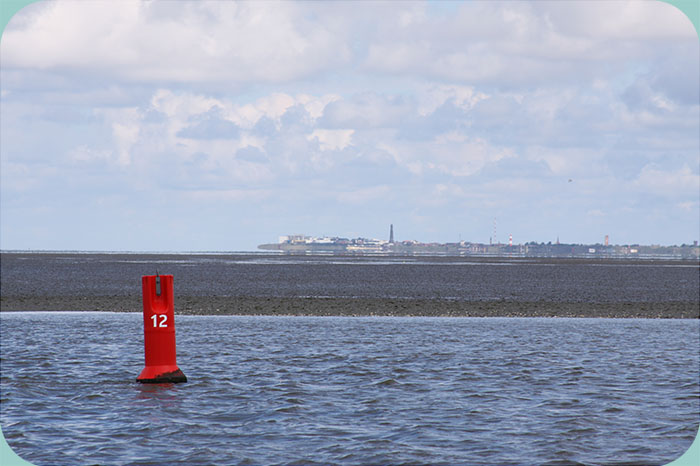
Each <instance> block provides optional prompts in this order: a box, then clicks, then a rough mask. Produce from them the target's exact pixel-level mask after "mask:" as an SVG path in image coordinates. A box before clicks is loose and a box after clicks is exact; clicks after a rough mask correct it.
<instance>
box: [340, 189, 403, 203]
mask: <svg viewBox="0 0 700 466" xmlns="http://www.w3.org/2000/svg"><path fill="white" fill-rule="evenodd" d="M390 192H391V188H389V186H373V187H371V188H360V189H355V190H352V191H343V192H339V193H336V195H335V197H336V199H338V201H340V202H342V203H346V204H366V203H368V202H373V201H376V200H379V199H386V197H387V195H389V193H390Z"/></svg>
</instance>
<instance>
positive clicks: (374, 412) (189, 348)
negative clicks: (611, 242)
mask: <svg viewBox="0 0 700 466" xmlns="http://www.w3.org/2000/svg"><path fill="white" fill-rule="evenodd" d="M142 325H143V320H142V317H141V315H140V314H138V313H127V314H119V313H108V312H105V313H91V312H82V313H71V312H68V313H43V312H30V313H2V314H0V330H1V333H0V335H1V338H0V350H1V351H0V374H1V379H0V388H1V390H0V423H1V425H2V430H3V433H4V435H5V438H6V439H7V442H8V443H9V445H10V446H11V447H12V448H13V449H14V450H15V452H16V453H18V454H19V455H20V456H21V457H22V458H24V459H26V460H28V461H30V462H32V463H34V464H36V465H62V464H71V465H73V464H102V465H112V464H113V465H122V464H129V465H132V464H133V465H146V464H188V465H189V464H201V465H211V464H217V465H219V464H222V465H223V464H265V465H273V464H450V465H457V464H465V465H482V464H483V465H487V464H488V465H533V464H543V465H564V464H572V465H573V464H591V465H594V464H600V465H603V464H606V465H607V464H666V463H668V462H670V461H672V460H674V459H676V458H677V457H679V456H680V455H681V454H682V453H683V452H684V451H685V450H686V449H687V448H688V447H689V446H690V444H691V443H692V441H693V439H694V438H695V436H696V433H697V431H698V425H699V424H700V390H699V380H698V374H699V370H700V356H699V355H700V321H698V320H697V319H684V320H665V319H661V320H656V319H654V320H645V319H549V318H548V319H545V318H542V319H540V318H525V319H519V318H396V317H391V318H379V317H374V318H357V317H355V318H342V317H338V318H335V317H321V318H314V317H235V316H176V325H177V342H178V365H179V367H180V368H181V369H182V370H183V371H184V373H185V374H186V375H187V377H188V379H189V381H188V382H187V383H184V384H161V385H158V384H156V385H143V384H139V383H136V382H135V378H136V376H137V375H138V374H139V372H140V370H141V369H142V368H143V327H142Z"/></svg>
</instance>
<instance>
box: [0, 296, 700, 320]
mask: <svg viewBox="0 0 700 466" xmlns="http://www.w3.org/2000/svg"><path fill="white" fill-rule="evenodd" d="M0 311H2V312H12V311H115V312H138V313H140V312H142V304H141V298H140V296H134V297H120V296H104V297H94V296H91V297H80V296H8V297H6V296H3V297H2V298H0ZM175 313H176V314H179V315H242V316H255V315H260V316H397V317H402V316H405V317H409V316H415V317H596V318H654V319H656V318H663V319H698V318H700V302H685V301H674V302H620V303H614V302H603V303H585V302H546V301H538V302H518V301H504V300H496V301H454V300H439V299H432V300H426V299H389V298H321V297H303V298H302V297H249V296H248V297H229V296H212V297H202V296H176V297H175Z"/></svg>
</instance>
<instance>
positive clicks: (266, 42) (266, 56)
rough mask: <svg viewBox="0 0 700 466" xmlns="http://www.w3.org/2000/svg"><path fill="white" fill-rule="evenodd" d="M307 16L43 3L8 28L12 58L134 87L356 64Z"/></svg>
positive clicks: (244, 7)
mask: <svg viewBox="0 0 700 466" xmlns="http://www.w3.org/2000/svg"><path fill="white" fill-rule="evenodd" d="M308 12H309V10H308V6H307V5H304V4H300V3H292V2H217V1H213V2H177V3H173V2H141V1H136V0H124V1H119V2H115V1H107V0H93V1H90V2H82V1H71V0H66V1H60V2H42V3H40V4H37V5H32V6H30V7H28V8H27V9H26V11H22V12H20V14H19V15H18V17H19V18H18V19H14V20H13V21H12V23H11V25H10V27H8V29H7V30H6V31H5V33H4V35H3V40H2V53H3V61H4V64H5V66H8V67H18V68H36V69H50V68H58V67H61V68H82V69H90V70H93V71H94V70H98V71H100V72H103V73H109V74H110V75H114V76H120V77H122V78H124V79H129V80H135V81H166V82H168V81H170V82H197V81H199V82H209V81H219V82H222V81H229V82H243V81H245V82H250V81H258V82H259V81H264V82H279V81H285V80H288V79H295V78H299V77H303V76H307V75H309V74H310V73H313V72H315V71H317V70H319V69H321V68H323V67H325V66H328V65H330V64H337V63H342V62H343V61H345V60H346V59H347V55H348V52H347V48H346V46H345V44H344V43H343V42H342V38H341V37H338V36H337V35H336V34H335V33H334V32H333V31H331V30H329V29H327V28H326V27H325V26H324V24H323V23H322V22H319V21H314V20H312V19H310V17H309V16H308V14H307V13H308ZM67 25H70V27H66V26H67Z"/></svg>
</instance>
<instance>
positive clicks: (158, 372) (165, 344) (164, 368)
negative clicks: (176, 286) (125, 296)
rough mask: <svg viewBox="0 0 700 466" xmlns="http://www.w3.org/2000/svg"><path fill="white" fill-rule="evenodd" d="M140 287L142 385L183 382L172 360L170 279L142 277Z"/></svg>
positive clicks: (161, 276) (172, 323)
mask: <svg viewBox="0 0 700 466" xmlns="http://www.w3.org/2000/svg"><path fill="white" fill-rule="evenodd" d="M141 282H142V285H143V337H144V342H143V343H144V351H145V356H146V367H145V368H144V369H143V370H142V371H141V374H140V375H139V376H138V378H137V379H136V380H137V381H138V382H143V383H168V382H171V383H172V382H187V377H185V374H183V373H182V371H181V370H180V369H179V368H178V367H177V362H176V359H175V318H174V317H175V312H174V299H173V296H174V295H173V276H172V275H146V276H144V277H142V279H141Z"/></svg>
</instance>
